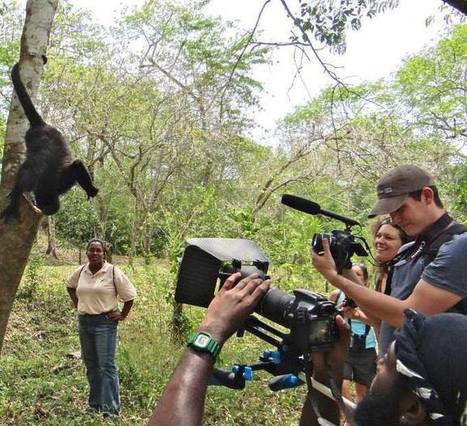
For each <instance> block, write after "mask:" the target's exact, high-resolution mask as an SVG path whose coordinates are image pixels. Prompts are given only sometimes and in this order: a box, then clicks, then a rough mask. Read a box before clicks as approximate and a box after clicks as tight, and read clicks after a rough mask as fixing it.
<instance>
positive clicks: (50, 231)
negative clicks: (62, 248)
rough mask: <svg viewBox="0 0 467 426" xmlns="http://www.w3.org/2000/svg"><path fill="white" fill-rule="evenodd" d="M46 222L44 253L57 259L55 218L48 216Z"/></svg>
mask: <svg viewBox="0 0 467 426" xmlns="http://www.w3.org/2000/svg"><path fill="white" fill-rule="evenodd" d="M47 222H48V224H47V251H46V252H45V254H47V255H49V256H53V257H55V259H58V256H57V246H56V244H55V218H54V217H53V216H48V218H47Z"/></svg>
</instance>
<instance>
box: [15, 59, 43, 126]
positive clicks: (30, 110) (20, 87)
mask: <svg viewBox="0 0 467 426" xmlns="http://www.w3.org/2000/svg"><path fill="white" fill-rule="evenodd" d="M11 79H12V81H13V86H14V88H15V91H16V94H17V95H18V99H19V101H20V102H21V105H22V107H23V110H24V113H25V114H26V117H27V118H28V120H29V122H30V123H31V126H32V127H34V126H43V125H44V124H45V122H44V120H43V119H42V117H41V116H40V115H39V113H38V112H37V111H36V108H35V107H34V105H33V103H32V101H31V97H30V96H29V94H28V92H27V90H26V87H24V84H23V82H22V81H21V76H20V75H19V63H18V62H17V63H16V64H15V66H14V67H13V69H12V70H11Z"/></svg>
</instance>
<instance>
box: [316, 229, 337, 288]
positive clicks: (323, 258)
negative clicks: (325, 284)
mask: <svg viewBox="0 0 467 426" xmlns="http://www.w3.org/2000/svg"><path fill="white" fill-rule="evenodd" d="M322 243H323V252H322V253H320V254H318V253H316V252H315V251H313V250H311V263H312V264H313V266H314V267H315V268H316V269H317V270H318V272H319V273H321V275H322V276H323V277H324V278H326V280H327V281H329V282H330V283H332V281H333V279H334V278H335V277H336V276H337V269H336V263H335V262H334V259H333V258H332V255H331V250H330V249H329V240H327V239H326V238H323V239H322Z"/></svg>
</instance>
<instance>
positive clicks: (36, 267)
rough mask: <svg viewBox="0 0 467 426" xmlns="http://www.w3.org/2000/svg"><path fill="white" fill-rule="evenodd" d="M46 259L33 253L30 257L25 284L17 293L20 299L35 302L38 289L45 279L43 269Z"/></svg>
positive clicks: (25, 274) (24, 278)
mask: <svg viewBox="0 0 467 426" xmlns="http://www.w3.org/2000/svg"><path fill="white" fill-rule="evenodd" d="M44 265H45V262H44V258H43V256H41V255H40V254H39V253H35V252H33V253H32V254H31V256H30V257H29V262H28V266H27V268H26V272H25V273H24V277H23V284H22V285H21V286H20V289H19V291H18V293H17V296H16V297H18V299H25V300H28V301H31V300H33V299H34V298H35V297H36V295H37V290H38V287H39V285H40V283H41V281H42V280H43V279H44V278H45V277H44V273H43V267H44Z"/></svg>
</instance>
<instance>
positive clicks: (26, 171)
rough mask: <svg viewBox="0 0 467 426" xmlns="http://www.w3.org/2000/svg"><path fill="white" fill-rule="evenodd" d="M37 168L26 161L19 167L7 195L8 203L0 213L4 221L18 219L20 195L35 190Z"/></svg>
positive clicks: (37, 175)
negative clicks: (12, 185)
mask: <svg viewBox="0 0 467 426" xmlns="http://www.w3.org/2000/svg"><path fill="white" fill-rule="evenodd" d="M38 168H39V167H37V166H35V165H34V164H32V163H31V162H28V161H26V162H25V163H23V164H22V165H21V167H20V168H19V170H18V174H17V175H16V181H15V185H14V187H13V189H12V190H11V192H10V194H9V195H8V197H9V199H10V203H9V204H8V206H7V207H6V208H5V210H3V212H2V214H1V215H0V217H1V218H5V222H10V220H11V219H17V220H18V219H19V202H20V199H21V195H22V194H23V192H32V191H34V190H35V188H36V185H37V182H38V179H39V174H40V171H39V170H38Z"/></svg>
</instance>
